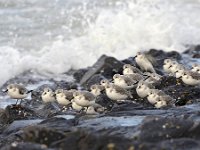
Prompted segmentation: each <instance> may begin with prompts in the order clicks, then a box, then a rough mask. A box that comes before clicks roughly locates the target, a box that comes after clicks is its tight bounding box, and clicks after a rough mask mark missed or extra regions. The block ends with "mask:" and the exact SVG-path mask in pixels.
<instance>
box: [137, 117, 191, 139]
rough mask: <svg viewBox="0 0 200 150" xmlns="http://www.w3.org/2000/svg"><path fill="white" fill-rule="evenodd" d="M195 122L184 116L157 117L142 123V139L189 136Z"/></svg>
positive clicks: (140, 137) (140, 136)
mask: <svg viewBox="0 0 200 150" xmlns="http://www.w3.org/2000/svg"><path fill="white" fill-rule="evenodd" d="M193 125H194V122H193V121H192V120H187V119H183V118H165V117H163V118H160V117H155V118H153V119H151V120H147V121H146V122H144V123H143V124H142V125H141V128H140V130H141V132H140V135H139V137H138V138H139V140H140V141H148V142H159V141H162V140H167V139H177V138H182V137H188V134H189V133H190V129H191V128H192V127H193Z"/></svg>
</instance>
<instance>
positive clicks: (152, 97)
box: [147, 89, 160, 105]
mask: <svg viewBox="0 0 200 150" xmlns="http://www.w3.org/2000/svg"><path fill="white" fill-rule="evenodd" d="M158 92H160V90H157V89H150V90H149V93H148V96H147V100H148V102H149V103H151V104H152V105H154V104H155V103H156V102H158V101H159V96H160V95H159V94H158Z"/></svg>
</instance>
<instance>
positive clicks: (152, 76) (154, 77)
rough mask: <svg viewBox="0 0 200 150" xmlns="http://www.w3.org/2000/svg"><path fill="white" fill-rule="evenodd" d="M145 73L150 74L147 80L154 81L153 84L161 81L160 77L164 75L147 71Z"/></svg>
mask: <svg viewBox="0 0 200 150" xmlns="http://www.w3.org/2000/svg"><path fill="white" fill-rule="evenodd" d="M144 74H145V75H147V76H148V77H147V78H146V79H145V81H146V82H148V83H152V84H153V83H156V82H158V81H160V79H161V78H162V76H161V75H159V74H157V73H149V72H145V73H144Z"/></svg>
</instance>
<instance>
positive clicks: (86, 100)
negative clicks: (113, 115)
mask: <svg viewBox="0 0 200 150" xmlns="http://www.w3.org/2000/svg"><path fill="white" fill-rule="evenodd" d="M135 62H136V63H137V65H138V66H139V68H140V69H139V68H137V67H135V66H132V65H130V64H125V65H124V66H123V75H120V74H115V75H114V76H113V80H112V81H109V80H102V81H101V82H100V84H95V85H92V86H91V87H90V91H78V90H75V89H71V90H63V89H57V90H56V91H53V90H52V89H50V88H45V89H44V90H43V92H42V95H41V99H42V101H43V102H44V103H48V102H55V101H57V102H58V103H59V104H60V105H63V106H70V107H72V108H73V109H74V110H77V111H81V110H83V111H85V112H86V114H98V113H99V112H102V111H104V108H103V107H102V106H101V105H99V104H97V103H96V97H98V96H99V95H101V94H102V93H103V92H105V94H106V95H107V97H108V98H109V99H110V100H112V101H115V102H119V101H123V100H128V99H130V100H132V99H133V96H132V94H131V92H130V90H133V89H135V90H136V92H137V94H138V96H139V97H140V98H141V99H142V100H146V99H147V101H148V102H149V103H151V104H152V105H154V106H155V107H156V108H161V107H165V106H169V105H171V106H173V105H174V102H175V100H174V99H173V98H172V97H171V96H169V95H167V94H166V93H164V92H163V91H161V90H159V89H155V86H154V84H155V83H156V82H159V80H160V79H161V78H162V76H161V75H159V74H157V73H156V71H155V69H154V67H153V63H152V61H151V59H150V58H149V57H148V56H147V55H146V54H145V53H141V52H138V53H137V55H136V56H135ZM163 70H164V72H165V73H167V74H169V75H172V76H175V77H176V78H179V79H182V81H183V82H184V83H185V84H187V85H191V86H196V85H199V84H200V65H198V64H193V65H192V69H187V68H186V67H185V66H183V65H182V64H180V63H178V62H177V61H176V60H172V59H165V60H164V64H163ZM5 92H7V94H8V95H9V96H10V98H12V99H17V102H16V104H17V103H18V100H22V99H24V98H26V97H27V96H28V93H31V92H32V91H28V90H27V89H26V88H25V87H24V86H23V85H19V84H10V85H8V86H7V89H6V91H5ZM144 98H146V99H144ZM20 104H21V102H20Z"/></svg>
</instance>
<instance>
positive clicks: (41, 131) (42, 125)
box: [0, 47, 200, 150]
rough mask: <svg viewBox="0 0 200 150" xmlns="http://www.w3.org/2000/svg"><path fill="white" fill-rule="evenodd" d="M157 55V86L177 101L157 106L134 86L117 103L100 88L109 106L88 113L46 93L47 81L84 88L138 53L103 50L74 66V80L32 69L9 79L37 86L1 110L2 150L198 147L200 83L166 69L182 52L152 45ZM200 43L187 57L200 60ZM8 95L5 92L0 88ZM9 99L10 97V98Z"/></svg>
mask: <svg viewBox="0 0 200 150" xmlns="http://www.w3.org/2000/svg"><path fill="white" fill-rule="evenodd" d="M147 53H148V55H150V56H151V57H153V58H154V59H155V62H156V63H155V69H156V71H157V72H158V73H159V74H161V75H163V77H162V78H161V80H160V81H159V82H158V83H156V84H155V87H156V88H157V89H160V90H163V91H164V92H165V93H167V94H168V95H170V96H171V97H173V98H174V99H175V100H176V101H175V106H170V107H165V108H161V109H156V108H155V107H154V106H153V105H151V104H149V103H148V102H147V100H146V98H144V99H141V98H139V97H138V96H137V94H136V92H135V91H134V90H133V91H131V93H132V95H133V99H132V100H126V101H122V102H119V103H115V102H113V101H111V100H109V98H108V97H107V96H106V95H105V93H103V94H101V95H100V96H98V97H97V98H96V102H97V103H98V104H100V105H102V106H103V107H105V111H104V112H103V113H99V114H96V115H86V114H85V113H84V112H82V111H80V112H77V111H74V110H72V109H71V108H67V107H66V108H65V107H62V106H60V105H59V104H57V103H56V102H55V103H47V104H44V103H43V102H42V100H41V96H40V95H41V93H42V90H43V89H44V88H45V87H50V88H52V89H53V90H55V89H57V88H63V89H67V90H68V89H83V90H88V89H89V88H90V86H91V85H92V84H96V83H99V82H100V80H102V79H111V78H112V76H113V75H114V74H115V73H120V74H121V73H122V66H123V65H124V64H125V63H130V64H132V65H136V64H135V60H134V57H130V58H127V59H125V60H122V61H120V60H117V59H115V58H113V57H108V56H105V55H103V56H102V57H101V58H99V59H98V60H97V62H96V63H95V64H94V65H93V66H92V67H88V68H85V69H80V70H73V71H71V72H70V73H66V74H70V75H73V77H74V79H75V80H74V81H73V82H72V81H70V82H68V81H65V80H61V81H56V80H54V79H49V80H47V81H44V79H41V78H33V77H32V76H31V74H32V73H31V72H27V73H24V74H21V75H19V77H15V78H13V79H11V80H9V81H8V82H7V83H6V84H5V85H3V86H2V87H1V89H4V88H5V87H6V85H7V84H9V83H12V82H14V83H23V84H25V85H30V86H32V85H34V86H36V87H37V88H35V89H34V91H33V92H32V95H31V97H30V98H29V99H28V100H24V101H23V102H22V104H21V105H15V104H14V103H15V101H13V104H9V105H8V106H6V107H4V108H2V109H1V110H0V149H2V150H24V149H30V150H43V149H45V150H46V149H47V150H58V149H59V150H60V149H61V150H62V149H63V150H64V149H66V148H67V149H70V150H79V149H80V150H150V149H153V150H161V149H162V150H188V149H192V150H199V149H200V142H199V140H200V112H199V108H200V103H199V100H200V87H199V86H188V85H185V84H184V83H183V82H182V81H181V80H180V79H176V78H175V77H173V76H169V75H167V74H165V73H164V71H163V70H162V64H163V61H164V59H166V58H173V59H176V60H178V61H179V62H182V63H183V64H184V62H185V60H183V54H179V53H177V52H176V51H173V52H168V53H166V52H164V51H162V50H154V49H152V50H149V51H148V52H147ZM198 54H199V47H196V48H193V49H191V50H187V51H186V52H185V53H184V58H188V60H191V62H196V61H198V57H197V55H198ZM185 65H187V66H188V67H189V66H190V65H191V64H190V63H188V62H187V63H185ZM0 94H1V95H2V96H5V93H3V92H1V93H0ZM6 100H7V101H9V99H6Z"/></svg>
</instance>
